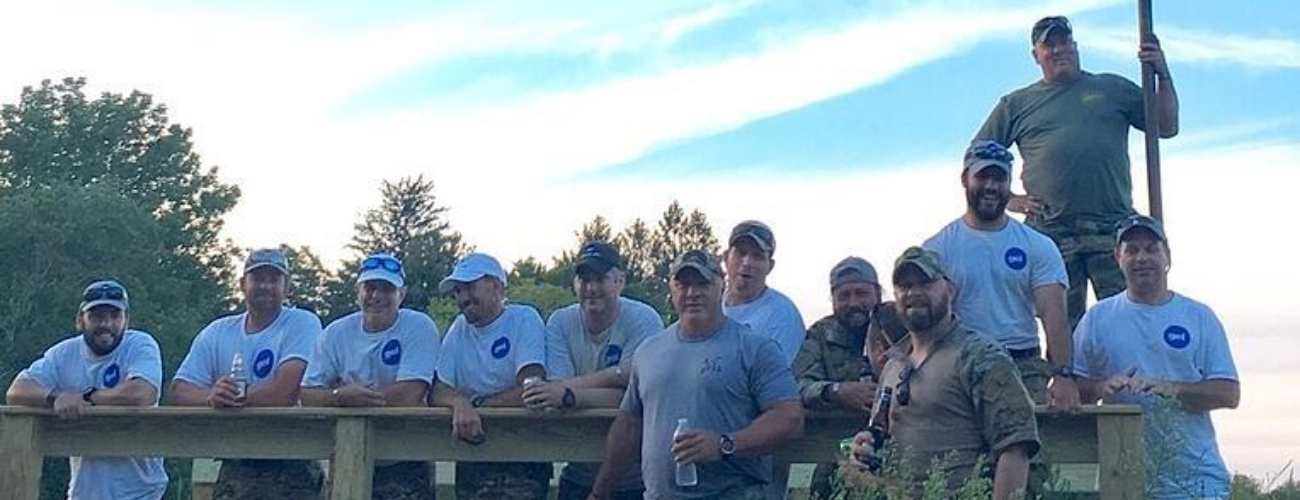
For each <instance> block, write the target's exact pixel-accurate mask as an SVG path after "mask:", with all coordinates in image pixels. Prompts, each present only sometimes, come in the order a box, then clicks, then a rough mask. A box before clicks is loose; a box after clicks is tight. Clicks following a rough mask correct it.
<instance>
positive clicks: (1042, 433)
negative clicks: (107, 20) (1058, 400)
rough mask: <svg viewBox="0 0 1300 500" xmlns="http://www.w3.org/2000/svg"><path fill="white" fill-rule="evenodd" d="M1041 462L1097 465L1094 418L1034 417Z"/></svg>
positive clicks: (1072, 416) (1044, 415) (1095, 423)
mask: <svg viewBox="0 0 1300 500" xmlns="http://www.w3.org/2000/svg"><path fill="white" fill-rule="evenodd" d="M1038 437H1039V440H1040V441H1041V442H1042V444H1043V449H1042V451H1041V454H1042V457H1043V460H1044V461H1046V462H1047V463H1049V464H1095V463H1097V456H1098V455H1097V416H1096V415H1095V414H1090V413H1085V414H1080V415H1050V414H1043V413H1040V414H1038Z"/></svg>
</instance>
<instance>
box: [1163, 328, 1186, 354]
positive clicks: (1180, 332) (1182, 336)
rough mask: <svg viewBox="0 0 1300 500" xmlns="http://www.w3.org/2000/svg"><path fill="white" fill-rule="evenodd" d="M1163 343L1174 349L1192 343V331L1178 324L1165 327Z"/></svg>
mask: <svg viewBox="0 0 1300 500" xmlns="http://www.w3.org/2000/svg"><path fill="white" fill-rule="evenodd" d="M1165 343H1166V344H1169V347H1172V348H1174V349H1182V348H1184V347H1187V345H1188V344H1191V343H1192V332H1189V331H1187V329H1186V328H1183V327H1181V326H1178V325H1172V326H1170V327H1169V328H1165Z"/></svg>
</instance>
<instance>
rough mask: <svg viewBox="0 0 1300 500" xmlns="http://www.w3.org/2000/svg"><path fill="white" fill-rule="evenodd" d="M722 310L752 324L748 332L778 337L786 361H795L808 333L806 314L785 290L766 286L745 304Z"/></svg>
mask: <svg viewBox="0 0 1300 500" xmlns="http://www.w3.org/2000/svg"><path fill="white" fill-rule="evenodd" d="M722 312H723V313H725V314H726V315H727V316H728V317H730V318H731V319H734V320H736V321H737V322H738V323H741V324H743V325H748V326H749V332H750V333H752V334H754V335H761V336H763V337H767V338H769V339H772V340H775V341H776V344H777V346H778V347H780V348H781V354H782V355H784V356H785V361H786V365H787V366H788V365H793V364H794V358H795V356H798V355H799V346H800V345H802V344H803V339H804V337H805V336H806V335H807V334H806V330H804V324H803V316H801V315H800V314H799V308H797V307H795V306H794V302H791V301H790V298H789V297H786V296H785V294H783V293H781V292H778V291H776V290H775V289H773V288H772V287H768V288H767V290H763V293H762V294H760V295H759V296H758V298H756V299H754V300H751V301H749V302H746V303H744V304H740V305H735V306H729V305H726V304H725V303H724V304H723V306H722Z"/></svg>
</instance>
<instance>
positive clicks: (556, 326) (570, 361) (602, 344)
mask: <svg viewBox="0 0 1300 500" xmlns="http://www.w3.org/2000/svg"><path fill="white" fill-rule="evenodd" d="M618 302H619V308H620V311H619V315H618V318H617V319H615V320H614V324H612V325H609V328H607V329H606V330H605V331H603V332H600V335H599V336H598V338H599V340H593V339H592V337H591V335H588V334H587V327H586V326H584V325H583V323H582V306H581V305H580V304H573V305H570V306H568V307H565V308H563V309H560V310H557V311H555V312H554V313H551V318H550V319H549V320H547V322H546V374H547V376H548V377H550V378H552V379H562V378H569V377H573V376H577V375H587V374H591V373H595V372H598V371H600V370H604V369H606V368H611V367H614V366H620V367H622V368H623V370H624V371H627V370H628V369H629V368H628V366H629V365H630V363H631V361H632V355H633V353H634V352H636V348H637V347H638V346H640V345H641V341H643V340H645V339H646V338H647V337H649V336H651V335H654V334H655V333H657V332H659V331H661V330H663V329H664V322H663V319H662V318H660V317H659V313H657V312H655V310H654V308H652V307H650V306H648V305H646V304H643V303H641V302H637V301H635V300H632V299H629V298H626V297H619V299H618Z"/></svg>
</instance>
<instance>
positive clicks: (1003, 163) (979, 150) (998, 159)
mask: <svg viewBox="0 0 1300 500" xmlns="http://www.w3.org/2000/svg"><path fill="white" fill-rule="evenodd" d="M1015 160H1016V157H1015V155H1012V154H1011V152H1010V151H1007V148H1006V146H1003V145H1002V144H1000V143H998V142H997V141H989V140H984V141H975V142H972V143H971V145H970V147H969V148H966V156H965V158H964V159H963V161H962V165H963V167H962V168H964V169H966V170H970V171H972V172H974V173H977V174H978V173H979V172H980V171H981V170H984V169H985V168H986V167H992V166H996V167H998V168H1001V169H1002V171H1003V172H1006V174H1007V178H1008V179H1010V178H1011V164H1012V163H1013V162H1015Z"/></svg>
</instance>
